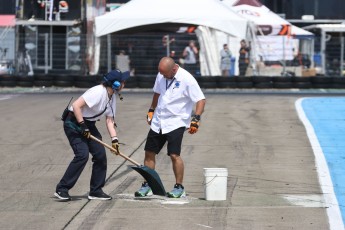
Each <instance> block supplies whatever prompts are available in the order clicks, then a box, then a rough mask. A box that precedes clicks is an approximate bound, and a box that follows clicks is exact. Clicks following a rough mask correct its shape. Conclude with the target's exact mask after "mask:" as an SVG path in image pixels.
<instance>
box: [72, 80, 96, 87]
mask: <svg viewBox="0 0 345 230" xmlns="http://www.w3.org/2000/svg"><path fill="white" fill-rule="evenodd" d="M96 85H97V84H96V83H94V82H91V81H75V82H74V86H75V87H77V88H91V87H93V86H96Z"/></svg>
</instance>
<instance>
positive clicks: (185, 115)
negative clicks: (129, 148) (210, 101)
mask: <svg viewBox="0 0 345 230" xmlns="http://www.w3.org/2000/svg"><path fill="white" fill-rule="evenodd" d="M153 91H154V92H155V93H158V94H160V97H159V99H158V104H157V107H156V108H155V111H154V115H153V118H152V121H151V130H150V132H151V133H150V132H149V135H148V140H147V142H146V146H145V150H149V151H154V152H156V153H158V152H159V151H158V150H160V149H161V148H162V147H163V146H161V145H162V144H164V143H163V141H162V142H161V143H160V144H159V148H153V147H152V143H150V141H151V140H150V138H149V137H150V136H152V134H154V133H156V134H159V135H168V136H167V137H168V138H167V140H168V154H170V153H176V154H179V153H180V152H175V151H178V148H177V147H173V146H171V148H170V146H169V138H170V137H169V133H171V132H174V131H176V130H178V129H180V131H177V134H176V135H178V136H180V137H179V139H180V142H181V141H182V136H183V133H184V130H185V129H186V128H189V125H190V121H191V114H192V110H193V107H194V105H195V103H197V102H198V101H200V100H203V99H205V96H204V94H203V92H202V91H201V89H200V87H199V85H198V83H197V81H196V80H195V78H194V77H193V76H192V75H191V74H190V73H189V72H187V71H186V70H185V69H183V68H181V67H179V68H178V70H177V72H176V74H175V76H174V78H173V79H172V80H167V79H165V78H164V76H163V75H162V74H160V73H158V75H157V78H156V81H155V85H154V87H153ZM152 132H154V133H152ZM174 135H175V134H174ZM174 135H173V137H171V138H172V139H174ZM179 145H181V143H179ZM180 147H181V146H180ZM180 147H179V148H180ZM176 148H177V150H176ZM157 151H158V152H157Z"/></svg>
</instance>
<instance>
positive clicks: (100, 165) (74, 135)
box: [56, 85, 116, 192]
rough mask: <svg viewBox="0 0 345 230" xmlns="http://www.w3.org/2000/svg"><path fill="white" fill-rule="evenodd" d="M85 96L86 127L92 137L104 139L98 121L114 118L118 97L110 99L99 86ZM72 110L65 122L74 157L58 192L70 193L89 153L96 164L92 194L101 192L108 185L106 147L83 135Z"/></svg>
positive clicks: (93, 167) (84, 115)
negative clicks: (104, 118)
mask: <svg viewBox="0 0 345 230" xmlns="http://www.w3.org/2000/svg"><path fill="white" fill-rule="evenodd" d="M82 97H83V99H84V100H85V102H86V106H84V107H83V108H82V114H83V117H84V121H85V124H86V125H87V127H88V128H89V130H90V132H91V135H93V136H95V137H97V138H98V139H100V140H101V139H102V136H101V134H100V133H99V131H98V129H97V127H96V125H95V124H96V121H97V120H99V119H100V117H102V116H107V117H113V118H114V117H115V110H116V96H115V95H114V94H113V95H112V96H111V98H110V99H109V96H108V92H107V89H106V87H105V86H103V85H97V86H94V87H92V88H90V89H89V90H87V91H86V92H85V93H84V94H83V95H82ZM69 110H70V112H69V114H68V116H67V118H66V120H65V121H64V131H65V134H66V136H67V138H68V140H69V143H70V145H71V147H72V149H73V152H74V155H75V156H74V158H73V160H72V161H71V163H70V164H69V166H68V168H67V170H66V172H65V174H64V176H63V177H62V179H61V180H60V182H59V183H58V185H57V187H56V191H68V190H70V189H71V188H72V187H73V186H74V185H75V183H76V182H77V180H78V178H79V176H80V175H81V173H82V171H83V169H84V167H85V165H86V163H87V161H88V159H89V153H91V155H92V162H93V165H92V175H91V181H90V192H98V191H100V190H101V189H102V187H103V186H104V184H105V178H106V172H107V157H106V151H105V148H104V146H103V145H101V144H100V143H98V142H96V141H94V140H91V139H87V138H86V137H84V136H83V135H82V134H81V133H80V131H79V130H78V129H79V124H78V122H77V120H76V118H75V116H74V114H73V108H72V106H71V107H70V108H69ZM102 112H103V113H102ZM97 115H98V116H97Z"/></svg>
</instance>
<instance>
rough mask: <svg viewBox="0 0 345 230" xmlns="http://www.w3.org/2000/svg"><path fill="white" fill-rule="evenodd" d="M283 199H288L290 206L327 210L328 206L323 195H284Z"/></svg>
mask: <svg viewBox="0 0 345 230" xmlns="http://www.w3.org/2000/svg"><path fill="white" fill-rule="evenodd" d="M282 197H283V198H284V199H286V200H287V201H288V202H289V203H290V204H292V205H296V206H302V207H309V208H325V207H327V204H326V203H325V201H324V199H323V195H317V194H306V195H295V194H283V195H282Z"/></svg>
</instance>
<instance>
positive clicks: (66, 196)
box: [54, 191, 71, 201]
mask: <svg viewBox="0 0 345 230" xmlns="http://www.w3.org/2000/svg"><path fill="white" fill-rule="evenodd" d="M54 196H56V197H57V198H59V199H60V200H66V201H67V200H71V197H70V196H69V194H68V192H67V191H59V192H55V193H54Z"/></svg>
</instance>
